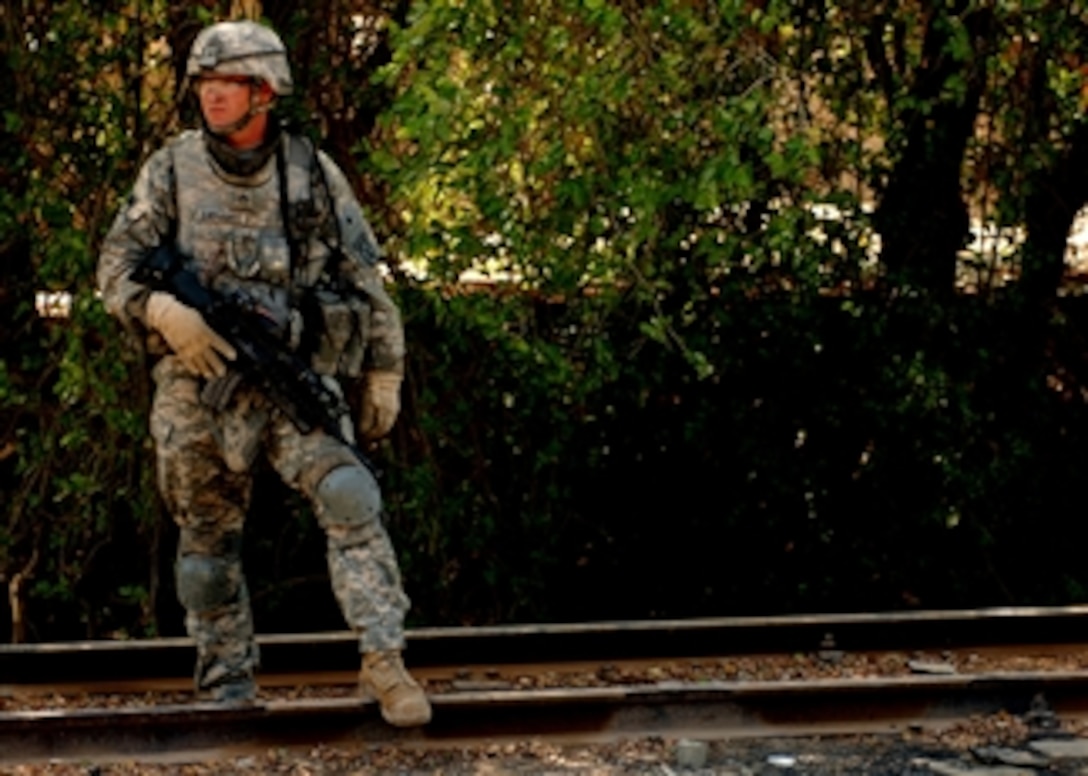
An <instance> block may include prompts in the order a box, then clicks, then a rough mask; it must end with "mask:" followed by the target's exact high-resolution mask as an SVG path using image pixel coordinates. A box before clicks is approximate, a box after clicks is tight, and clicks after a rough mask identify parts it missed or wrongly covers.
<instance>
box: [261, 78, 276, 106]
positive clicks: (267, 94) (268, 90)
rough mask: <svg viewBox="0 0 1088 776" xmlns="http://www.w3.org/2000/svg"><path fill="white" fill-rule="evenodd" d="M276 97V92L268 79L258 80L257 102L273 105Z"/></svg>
mask: <svg viewBox="0 0 1088 776" xmlns="http://www.w3.org/2000/svg"><path fill="white" fill-rule="evenodd" d="M275 99H276V92H275V91H274V90H273V89H272V87H271V86H270V85H269V83H268V81H258V82H257V102H258V103H260V104H261V105H271V104H272V102H273V101H274V100H275Z"/></svg>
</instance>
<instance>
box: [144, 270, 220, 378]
mask: <svg viewBox="0 0 1088 776" xmlns="http://www.w3.org/2000/svg"><path fill="white" fill-rule="evenodd" d="M146 319H147V325H148V326H150V327H151V328H153V329H155V330H156V331H158V332H159V333H160V334H162V336H163V338H164V339H165V340H166V343H167V344H168V345H169V346H170V348H171V349H172V350H173V351H174V352H175V353H176V354H177V355H178V358H180V359H181V363H182V364H184V365H185V367H186V368H187V369H188V370H189V371H191V372H196V373H197V374H198V375H200V376H202V377H207V378H211V377H222V376H223V375H225V374H226V373H227V367H226V365H225V364H224V363H223V359H222V358H220V356H222V357H225V358H227V359H230V360H231V361H233V360H234V359H235V358H236V357H237V353H236V352H235V350H234V348H233V347H232V346H231V344H230V343H229V342H227V341H226V340H225V339H223V338H222V337H220V336H219V335H218V334H216V333H215V331H214V330H213V329H212V328H211V327H210V326H208V324H207V323H205V322H204V316H202V315H201V314H200V312H199V311H197V310H194V309H193V308H192V307H189V306H188V305H186V304H182V303H181V302H179V301H178V300H177V299H176V298H174V296H172V295H171V294H167V293H165V292H163V291H152V292H151V296H150V297H148V299H147V313H146Z"/></svg>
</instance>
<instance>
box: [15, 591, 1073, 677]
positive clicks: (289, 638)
mask: <svg viewBox="0 0 1088 776" xmlns="http://www.w3.org/2000/svg"><path fill="white" fill-rule="evenodd" d="M258 643H259V645H260V649H261V664H262V673H264V674H276V673H290V672H296V671H298V670H300V667H309V666H321V667H322V668H323V669H324V670H328V671H354V670H357V669H358V662H359V655H358V648H357V639H356V637H355V635H354V634H352V633H350V632H333V633H317V634H312V633H311V634H273V635H262V636H259V637H258ZM1075 643H1088V606H1065V607H1000V608H985V609H972V610H932V611H910V612H891V613H844V614H812V615H782V616H770V617H754V616H753V617H717V618H696V619H683V620H640V621H613V622H593V623H569V624H563V623H558V624H542V625H501V626H482V627H467V628H418V629H413V630H409V631H408V633H407V644H408V649H407V651H406V660H407V661H408V662H409V664H410V665H411V666H412V667H428V666H450V665H458V664H477V665H480V664H483V665H487V664H491V665H502V664H509V663H525V662H533V661H549V662H554V661H570V660H608V659H637V658H655V657H662V656H676V655H683V656H685V657H693V658H694V657H701V656H710V655H714V656H726V655H739V654H759V653H779V654H781V653H787V654H788V653H794V652H811V651H815V650H821V649H840V650H849V651H866V650H881V649H885V650H921V649H931V650H933V649H952V648H965V647H974V646H992V645H1017V644H1024V645H1027V644H1075ZM192 665H193V644H192V641H191V640H189V639H187V638H165V639H148V640H133V641H76V642H51V643H39V644H8V645H0V687H2V686H3V685H5V684H6V685H23V684H39V683H45V682H50V683H63V682H77V681H82V680H87V679H90V678H94V679H96V680H98V681H111V680H125V679H137V678H144V677H149V676H157V677H188V676H190V675H191V672H192Z"/></svg>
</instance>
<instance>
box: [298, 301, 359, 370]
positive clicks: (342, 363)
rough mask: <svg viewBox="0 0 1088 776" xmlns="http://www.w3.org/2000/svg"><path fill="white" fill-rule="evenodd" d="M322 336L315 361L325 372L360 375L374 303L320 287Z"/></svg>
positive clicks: (319, 311)
mask: <svg viewBox="0 0 1088 776" xmlns="http://www.w3.org/2000/svg"><path fill="white" fill-rule="evenodd" d="M314 297H315V299H314V302H315V307H316V308H317V309H316V312H317V326H318V336H317V340H316V343H315V345H316V346H315V348H314V355H313V360H312V362H311V365H312V366H313V370H314V371H315V372H317V373H318V374H321V375H331V376H336V377H358V376H359V375H360V374H361V373H362V367H363V358H364V356H365V355H366V341H367V328H368V325H369V324H368V322H369V318H370V305H369V304H367V302H366V300H364V299H360V298H358V297H355V296H349V297H348V298H347V299H344V298H343V297H341V296H340V295H339V294H334V293H332V292H329V291H316V292H315V293H314Z"/></svg>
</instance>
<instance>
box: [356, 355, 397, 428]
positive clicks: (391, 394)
mask: <svg viewBox="0 0 1088 776" xmlns="http://www.w3.org/2000/svg"><path fill="white" fill-rule="evenodd" d="M402 379H403V378H402V377H401V376H400V375H399V374H397V373H396V372H383V371H375V372H370V373H369V374H368V375H367V377H366V387H365V388H364V391H363V405H362V409H361V411H360V413H359V433H360V434H361V435H362V437H363V438H364V439H370V440H374V439H380V438H382V437H383V436H385V435H386V434H388V433H389V431H390V429H392V428H393V424H394V423H396V422H397V416H398V415H399V414H400V384H401V381H402Z"/></svg>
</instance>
